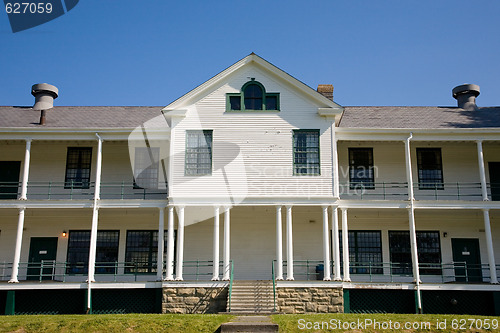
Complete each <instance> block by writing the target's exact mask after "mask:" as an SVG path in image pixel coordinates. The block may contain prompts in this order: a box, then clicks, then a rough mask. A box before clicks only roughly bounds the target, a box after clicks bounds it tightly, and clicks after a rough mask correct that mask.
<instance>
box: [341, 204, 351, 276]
mask: <svg viewBox="0 0 500 333" xmlns="http://www.w3.org/2000/svg"><path fill="white" fill-rule="evenodd" d="M341 210H342V250H343V252H344V253H343V254H344V281H345V282H351V275H350V272H349V230H348V228H347V208H341Z"/></svg>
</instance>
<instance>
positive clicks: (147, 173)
mask: <svg viewBox="0 0 500 333" xmlns="http://www.w3.org/2000/svg"><path fill="white" fill-rule="evenodd" d="M159 156H160V149H159V148H149V147H138V148H136V149H135V161H134V188H148V189H157V188H158V170H159Z"/></svg>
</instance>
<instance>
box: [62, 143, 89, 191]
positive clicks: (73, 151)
mask: <svg viewBox="0 0 500 333" xmlns="http://www.w3.org/2000/svg"><path fill="white" fill-rule="evenodd" d="M91 164H92V148H88V147H68V153H67V156H66V178H65V181H64V187H65V188H89V187H90V166H91Z"/></svg>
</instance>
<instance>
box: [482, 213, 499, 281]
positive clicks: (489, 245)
mask: <svg viewBox="0 0 500 333" xmlns="http://www.w3.org/2000/svg"><path fill="white" fill-rule="evenodd" d="M483 217H484V233H485V236H486V247H487V248H488V264H489V266H490V277H491V281H490V283H493V284H498V278H497V270H496V267H495V252H494V251H493V238H492V237H491V225H490V211H489V210H488V209H483Z"/></svg>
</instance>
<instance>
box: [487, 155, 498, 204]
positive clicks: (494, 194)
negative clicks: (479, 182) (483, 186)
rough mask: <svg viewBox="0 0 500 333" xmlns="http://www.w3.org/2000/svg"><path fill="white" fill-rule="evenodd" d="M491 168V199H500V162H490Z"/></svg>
mask: <svg viewBox="0 0 500 333" xmlns="http://www.w3.org/2000/svg"><path fill="white" fill-rule="evenodd" d="M488 169H490V185H491V199H492V200H495V201H500V162H490V163H488Z"/></svg>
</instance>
